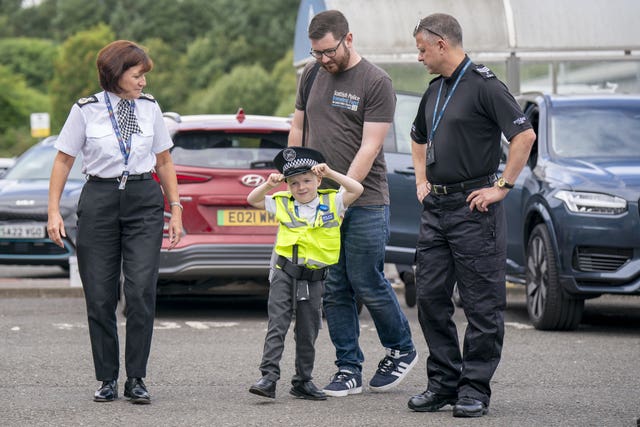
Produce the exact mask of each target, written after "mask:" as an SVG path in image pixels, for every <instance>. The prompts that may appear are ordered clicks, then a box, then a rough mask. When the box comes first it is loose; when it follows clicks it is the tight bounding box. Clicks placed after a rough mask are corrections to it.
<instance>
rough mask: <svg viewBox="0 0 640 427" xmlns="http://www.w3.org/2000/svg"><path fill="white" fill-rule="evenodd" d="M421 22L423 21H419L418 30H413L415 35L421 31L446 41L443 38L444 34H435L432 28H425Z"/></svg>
mask: <svg viewBox="0 0 640 427" xmlns="http://www.w3.org/2000/svg"><path fill="white" fill-rule="evenodd" d="M421 22H422V19H418V23H417V24H416V28H415V29H414V30H413V32H414V33H417V32H418V31H420V30H423V31H428V32H430V33H431V34H433V35H436V36H438V37H440V38H441V39H442V40H444V36H443V35H442V34H440V33H436V32H435V31H433V30H432V29H430V28H427V27H425V26H422V25H420V23H421Z"/></svg>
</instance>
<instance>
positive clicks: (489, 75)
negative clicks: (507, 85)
mask: <svg viewBox="0 0 640 427" xmlns="http://www.w3.org/2000/svg"><path fill="white" fill-rule="evenodd" d="M473 71H475V72H476V73H478V74H480V75H481V76H482V77H483V78H485V79H495V78H496V75H495V74H493V71H491V69H490V68H489V67H487V66H486V65H483V64H476V66H475V68H474V69H473Z"/></svg>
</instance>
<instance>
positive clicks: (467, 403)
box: [453, 397, 489, 418]
mask: <svg viewBox="0 0 640 427" xmlns="http://www.w3.org/2000/svg"><path fill="white" fill-rule="evenodd" d="M488 412H489V408H488V407H487V405H485V404H484V403H483V402H481V401H480V400H478V399H473V398H471V397H461V398H460V399H458V401H457V402H456V404H455V406H454V407H453V416H454V417H458V418H475V417H481V416H483V415H487V413H488Z"/></svg>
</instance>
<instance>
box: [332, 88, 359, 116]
mask: <svg viewBox="0 0 640 427" xmlns="http://www.w3.org/2000/svg"><path fill="white" fill-rule="evenodd" d="M359 105H360V97H359V96H357V95H353V94H351V93H346V92H340V91H339V90H336V91H334V92H333V98H332V99H331V106H332V107H338V108H344V109H346V110H351V111H358V106H359Z"/></svg>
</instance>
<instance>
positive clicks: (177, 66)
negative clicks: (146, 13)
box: [143, 39, 192, 111]
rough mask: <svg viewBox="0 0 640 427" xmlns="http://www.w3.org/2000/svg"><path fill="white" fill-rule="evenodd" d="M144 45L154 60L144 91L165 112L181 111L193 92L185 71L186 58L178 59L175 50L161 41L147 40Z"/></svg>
mask: <svg viewBox="0 0 640 427" xmlns="http://www.w3.org/2000/svg"><path fill="white" fill-rule="evenodd" d="M143 45H144V47H145V48H146V49H147V52H148V53H149V56H150V57H151V59H152V60H153V70H151V72H149V73H148V74H147V75H146V78H147V87H146V88H145V90H144V91H145V92H147V93H150V94H152V95H153V96H154V97H155V98H156V99H157V100H158V103H159V104H160V107H161V108H162V110H163V111H179V108H180V106H181V105H182V104H183V103H184V102H185V101H186V100H187V97H188V95H189V92H190V91H192V85H191V84H190V83H189V82H188V79H187V76H186V73H185V70H184V69H185V65H184V62H185V56H184V55H183V56H180V57H177V58H176V55H175V50H174V49H173V48H171V46H169V45H168V44H166V43H165V42H163V41H162V40H160V39H149V40H145V41H144V43H143Z"/></svg>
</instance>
